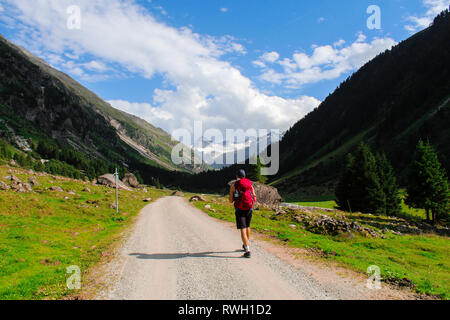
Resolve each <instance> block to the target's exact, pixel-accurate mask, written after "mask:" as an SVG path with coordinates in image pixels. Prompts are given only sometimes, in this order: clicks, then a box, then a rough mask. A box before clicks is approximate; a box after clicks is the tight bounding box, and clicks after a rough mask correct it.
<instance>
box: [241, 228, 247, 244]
mask: <svg viewBox="0 0 450 320" xmlns="http://www.w3.org/2000/svg"><path fill="white" fill-rule="evenodd" d="M241 238H242V243H243V244H244V247H248V237H247V229H241Z"/></svg>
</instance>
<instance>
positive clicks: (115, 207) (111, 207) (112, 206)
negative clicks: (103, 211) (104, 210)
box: [109, 203, 117, 209]
mask: <svg viewBox="0 0 450 320" xmlns="http://www.w3.org/2000/svg"><path fill="white" fill-rule="evenodd" d="M109 208H110V209H117V206H116V204H115V203H111V204H110V205H109Z"/></svg>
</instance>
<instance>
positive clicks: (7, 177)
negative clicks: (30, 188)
mask: <svg viewBox="0 0 450 320" xmlns="http://www.w3.org/2000/svg"><path fill="white" fill-rule="evenodd" d="M3 179H5V180H8V181H12V182H16V183H21V181H20V179H19V178H17V177H16V176H15V175H13V174H12V175H10V176H6V177H3Z"/></svg>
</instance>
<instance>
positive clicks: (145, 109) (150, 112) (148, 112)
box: [108, 100, 173, 123]
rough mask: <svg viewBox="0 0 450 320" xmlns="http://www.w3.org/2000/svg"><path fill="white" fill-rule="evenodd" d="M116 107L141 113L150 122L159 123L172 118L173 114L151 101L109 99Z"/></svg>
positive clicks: (132, 112)
mask: <svg viewBox="0 0 450 320" xmlns="http://www.w3.org/2000/svg"><path fill="white" fill-rule="evenodd" d="M108 103H109V104H111V105H112V106H113V107H114V108H116V109H119V110H122V111H125V112H127V113H130V114H139V115H140V116H141V117H142V118H144V119H146V120H147V121H149V122H150V123H158V122H160V121H161V120H164V121H167V120H172V119H173V115H172V114H170V113H169V112H166V111H164V110H162V109H161V108H157V107H153V106H151V105H150V104H149V103H137V102H129V101H125V100H110V101H108Z"/></svg>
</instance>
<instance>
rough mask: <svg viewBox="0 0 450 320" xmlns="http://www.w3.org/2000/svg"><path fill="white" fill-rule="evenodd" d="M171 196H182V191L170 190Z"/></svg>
mask: <svg viewBox="0 0 450 320" xmlns="http://www.w3.org/2000/svg"><path fill="white" fill-rule="evenodd" d="M171 196H173V197H184V193H183V192H181V191H174V192H172V194H171Z"/></svg>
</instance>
